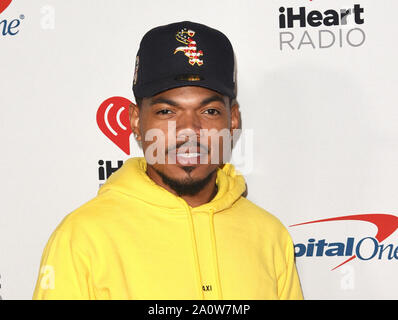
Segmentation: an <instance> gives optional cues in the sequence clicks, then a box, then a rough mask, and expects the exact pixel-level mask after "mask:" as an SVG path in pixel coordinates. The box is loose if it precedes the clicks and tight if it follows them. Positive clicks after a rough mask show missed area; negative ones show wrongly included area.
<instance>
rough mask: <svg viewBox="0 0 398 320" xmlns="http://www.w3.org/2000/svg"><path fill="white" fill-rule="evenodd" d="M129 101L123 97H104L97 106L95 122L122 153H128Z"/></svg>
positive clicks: (129, 132) (129, 130)
mask: <svg viewBox="0 0 398 320" xmlns="http://www.w3.org/2000/svg"><path fill="white" fill-rule="evenodd" d="M130 103H131V101H130V100H129V99H126V98H123V97H112V98H109V99H106V100H105V101H104V102H102V103H101V105H100V106H99V108H98V111H97V124H98V127H99V128H100V129H101V131H102V132H103V134H104V135H106V136H107V137H108V138H109V139H110V140H111V141H112V142H113V143H114V144H116V145H117V146H118V147H119V148H120V149H122V151H123V152H124V153H126V154H127V155H129V154H130V135H131V133H132V130H131V127H130V121H129V106H130Z"/></svg>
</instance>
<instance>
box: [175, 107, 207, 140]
mask: <svg viewBox="0 0 398 320" xmlns="http://www.w3.org/2000/svg"><path fill="white" fill-rule="evenodd" d="M201 128H202V126H201V121H200V118H199V116H198V115H197V114H196V112H195V111H193V110H189V111H186V112H184V114H182V115H181V116H180V117H179V118H178V119H177V123H176V130H177V136H181V135H188V136H191V135H196V136H198V137H199V136H200V129H201Z"/></svg>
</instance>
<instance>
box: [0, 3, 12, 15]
mask: <svg viewBox="0 0 398 320" xmlns="http://www.w3.org/2000/svg"><path fill="white" fill-rule="evenodd" d="M11 1H12V0H0V14H1V13H2V12H3V11H4V10H5V9H7V7H8V6H9V5H10V3H11Z"/></svg>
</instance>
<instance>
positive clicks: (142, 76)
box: [133, 21, 236, 99]
mask: <svg viewBox="0 0 398 320" xmlns="http://www.w3.org/2000/svg"><path fill="white" fill-rule="evenodd" d="M183 86H199V87H204V88H208V89H211V90H214V91H217V92H218V93H220V94H222V95H225V96H228V97H231V98H235V97H236V66H235V55H234V51H233V48H232V45H231V43H230V41H229V40H228V38H227V37H226V36H225V35H224V34H223V33H222V32H220V31H218V30H216V29H213V28H210V27H208V26H205V25H203V24H199V23H194V22H190V21H183V22H177V23H171V24H168V25H164V26H159V27H156V28H154V29H151V30H149V31H148V32H147V33H146V34H145V35H144V37H143V38H142V40H141V43H140V47H139V50H138V53H137V57H136V62H135V70H134V80H133V92H134V96H135V98H136V99H137V98H143V97H152V96H154V95H156V94H158V93H160V92H162V91H165V90H169V89H173V88H178V87H183Z"/></svg>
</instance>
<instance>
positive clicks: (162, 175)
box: [34, 21, 302, 299]
mask: <svg viewBox="0 0 398 320" xmlns="http://www.w3.org/2000/svg"><path fill="white" fill-rule="evenodd" d="M235 79H236V72H235V62H234V53H233V49H232V46H231V44H230V42H229V40H228V39H227V37H226V36H225V35H224V34H222V33H221V32H219V31H217V30H214V29H212V28H209V27H207V26H204V25H202V24H197V23H192V22H188V21H184V22H179V23H173V24H169V25H166V26H161V27H157V28H155V29H152V30H150V31H149V32H147V33H146V34H145V36H144V37H143V39H142V41H141V44H140V48H139V51H138V54H137V58H136V66H135V75H134V81H133V82H134V83H133V90H134V95H135V97H136V102H137V104H132V105H131V106H130V120H131V127H132V131H133V133H134V135H135V137H136V139H137V140H138V141H139V142H140V143H141V144H142V148H143V151H144V154H145V158H131V159H129V160H127V161H126V162H125V163H124V165H123V166H122V167H121V168H120V169H119V170H118V171H117V172H115V173H114V174H113V175H112V176H111V177H110V178H109V179H108V180H107V182H106V183H105V184H104V185H103V186H102V187H101V189H100V190H99V192H98V196H97V197H96V198H94V199H93V200H91V201H89V202H88V203H86V204H84V205H83V206H82V207H80V208H78V209H77V210H75V211H74V212H72V213H71V214H69V215H68V216H67V217H66V218H65V219H64V220H63V221H62V223H61V224H60V225H59V226H58V228H57V229H56V230H55V232H54V233H53V234H52V236H51V238H50V240H49V242H48V244H47V246H46V248H45V250H44V253H43V258H42V262H41V267H42V268H41V273H40V275H39V279H38V282H37V285H36V289H35V292H34V298H35V299H302V293H301V288H300V283H299V279H298V276H297V272H296V268H295V264H294V249H293V244H292V241H291V238H290V236H289V234H288V232H287V230H286V229H285V228H284V227H283V225H282V224H281V223H280V222H279V220H278V219H277V218H275V217H274V216H273V215H271V214H270V213H268V212H266V211H265V210H263V209H262V208H260V207H258V206H256V205H255V204H253V203H252V202H250V201H249V200H247V199H246V198H245V197H244V196H243V195H244V193H245V191H246V184H245V181H244V178H243V177H242V175H240V174H239V173H238V172H237V171H235V169H234V167H233V165H231V164H229V163H226V162H227V161H228V160H229V156H230V152H225V150H228V151H230V150H229V149H230V148H229V147H230V146H231V143H232V141H233V134H234V132H236V131H237V130H239V128H240V112H239V107H238V104H237V102H236V80H235ZM220 132H223V133H224V134H220ZM225 133H228V134H229V135H228V134H225ZM225 139H227V141H226V143H225ZM228 139H229V140H228Z"/></svg>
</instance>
